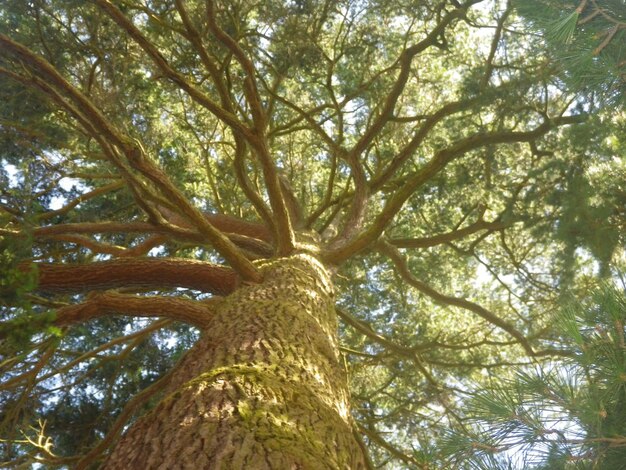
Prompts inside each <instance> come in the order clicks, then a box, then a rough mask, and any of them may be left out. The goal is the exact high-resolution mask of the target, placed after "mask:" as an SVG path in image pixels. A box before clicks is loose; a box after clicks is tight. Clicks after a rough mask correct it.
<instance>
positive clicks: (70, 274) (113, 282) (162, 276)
mask: <svg viewBox="0 0 626 470" xmlns="http://www.w3.org/2000/svg"><path fill="white" fill-rule="evenodd" d="M35 266H37V268H38V276H39V277H38V280H39V282H38V287H37V290H39V291H42V292H51V293H68V294H73V293H80V292H88V291H90V290H106V289H117V288H122V287H131V288H136V289H154V290H155V289H175V288H177V287H184V288H188V289H195V290H200V291H203V292H211V293H214V294H221V295H225V294H229V293H231V292H233V291H234V290H235V289H236V288H237V286H238V285H239V282H240V280H239V276H237V274H236V273H235V271H233V270H232V269H230V268H228V267H225V266H220V265H216V264H211V263H206V262H203V261H194V260H182V259H170V258H129V259H116V260H113V261H103V262H97V263H91V264H85V265H68V264H49V263H35ZM24 269H30V265H28V266H25V267H24Z"/></svg>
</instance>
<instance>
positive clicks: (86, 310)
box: [55, 292, 218, 327]
mask: <svg viewBox="0 0 626 470" xmlns="http://www.w3.org/2000/svg"><path fill="white" fill-rule="evenodd" d="M215 302H218V300H215ZM212 313H213V305H211V302H201V301H194V300H189V299H181V298H177V297H163V296H150V297H139V296H135V295H126V294H119V293H117V292H102V293H93V294H90V295H89V296H88V298H87V300H86V301H85V302H83V303H80V304H76V305H68V306H67V307H62V308H60V309H58V310H57V311H56V315H57V317H56V320H55V323H56V324H57V325H59V326H66V325H70V324H72V323H79V322H85V321H87V320H91V319H93V318H98V317H103V316H109V315H125V316H133V317H149V318H152V317H164V318H169V319H170V320H177V321H182V322H185V323H188V324H191V325H195V326H198V327H202V326H204V325H206V324H207V323H208V322H209V321H210V319H211V317H212Z"/></svg>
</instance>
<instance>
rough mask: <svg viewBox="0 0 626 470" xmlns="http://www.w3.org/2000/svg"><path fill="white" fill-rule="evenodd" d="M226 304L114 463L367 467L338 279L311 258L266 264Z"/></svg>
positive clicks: (108, 466)
mask: <svg viewBox="0 0 626 470" xmlns="http://www.w3.org/2000/svg"><path fill="white" fill-rule="evenodd" d="M260 266H261V270H262V273H263V275H264V279H265V281H264V282H263V283H262V284H255V285H245V286H243V287H241V288H240V289H239V290H237V291H236V292H234V293H233V294H231V295H230V296H228V297H227V298H225V299H224V300H223V301H222V302H221V303H220V304H219V305H218V307H217V312H216V315H215V317H214V319H213V320H212V321H211V323H210V324H209V326H208V327H207V328H206V329H205V330H204V331H203V335H202V338H201V339H200V341H199V342H198V344H197V345H196V346H195V347H194V349H192V350H191V351H190V353H189V354H188V355H187V356H186V357H185V358H184V359H183V360H182V361H181V363H180V364H179V366H178V368H177V370H176V372H175V375H174V377H173V379H172V382H171V384H170V385H169V389H168V392H167V393H166V394H165V396H164V398H163V399H162V400H161V402H160V403H159V404H158V405H157V406H156V408H155V409H154V410H152V411H151V412H150V413H148V414H147V415H146V416H144V417H142V418H141V419H139V420H138V421H137V422H136V423H135V424H134V425H133V426H132V427H131V428H130V429H129V430H128V432H127V433H126V434H125V435H124V436H123V437H122V439H121V440H120V442H119V443H118V444H117V446H116V448H115V449H114V451H113V452H112V454H111V456H110V457H109V458H108V460H107V461H106V463H105V465H104V468H105V469H112V470H119V469H129V468H131V469H135V468H136V469H164V470H165V469H167V470H171V469H176V468H182V469H187V468H188V469H203V468H204V469H281V470H282V469H296V468H297V469H316V470H317V469H359V468H365V466H366V464H365V456H364V454H363V449H362V448H361V446H360V445H359V442H358V441H357V439H356V437H355V433H354V429H353V424H352V420H351V417H350V413H349V402H348V400H349V397H348V388H347V381H346V374H345V370H344V369H343V366H342V365H341V362H340V357H339V351H338V339H337V319H336V315H335V311H334V298H333V291H332V285H331V282H330V279H329V277H328V274H327V273H326V271H325V269H324V267H323V266H322V265H321V264H320V263H319V262H318V261H317V260H316V259H314V258H313V257H311V256H309V255H297V256H294V257H292V258H285V259H279V260H273V261H270V262H264V263H262V264H260Z"/></svg>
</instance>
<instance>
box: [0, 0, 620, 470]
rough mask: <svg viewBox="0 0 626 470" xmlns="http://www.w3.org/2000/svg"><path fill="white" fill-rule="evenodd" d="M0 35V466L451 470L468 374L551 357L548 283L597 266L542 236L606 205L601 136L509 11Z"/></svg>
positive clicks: (306, 14)
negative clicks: (447, 445)
mask: <svg viewBox="0 0 626 470" xmlns="http://www.w3.org/2000/svg"><path fill="white" fill-rule="evenodd" d="M0 25H1V26H0V28H1V34H0V77H1V80H2V87H1V88H0V89H1V90H2V91H1V93H2V99H3V102H4V103H5V106H3V107H2V110H1V111H0V126H1V128H2V136H3V137H2V141H1V142H2V143H1V149H2V153H1V158H2V169H1V172H2V175H1V177H2V179H3V183H4V185H3V187H4V188H5V189H4V190H3V193H2V196H1V204H2V205H1V208H2V213H1V217H2V221H3V224H4V228H3V229H2V232H1V234H2V246H1V247H0V248H1V249H2V260H3V263H4V265H3V278H2V284H1V287H2V299H3V302H4V304H3V310H2V315H3V323H2V327H1V330H0V331H1V333H2V338H3V350H2V355H3V356H2V362H1V367H2V372H3V382H2V384H1V386H0V388H1V395H0V400H1V403H2V410H3V411H2V426H1V428H0V437H1V438H2V439H3V442H4V447H3V449H2V459H3V461H4V464H5V465H11V466H17V465H28V464H30V463H31V462H34V461H41V462H44V463H45V465H46V466H48V467H54V466H64V465H65V466H71V467H73V468H88V467H90V466H93V467H98V466H100V465H104V466H105V467H108V468H120V465H121V464H120V462H123V463H124V465H126V466H128V465H138V466H140V467H141V468H157V467H158V466H159V465H165V466H169V467H171V468H174V466H175V465H180V466H183V467H185V466H186V467H189V468H198V467H199V466H200V467H202V466H204V467H207V468H219V467H220V465H221V466H222V467H223V468H251V465H254V466H256V467H258V468H290V467H291V466H296V467H297V466H299V467H303V468H366V467H368V466H369V467H376V466H385V465H387V466H390V467H394V466H395V467H399V468H406V467H415V468H429V467H433V466H434V468H441V467H442V466H443V467H445V466H449V465H452V464H453V463H452V461H450V460H447V459H448V457H447V456H446V455H445V454H443V453H440V452H439V450H438V449H439V448H440V444H441V437H442V434H443V431H444V430H446V429H448V428H449V427H450V426H451V425H452V424H455V425H459V426H461V427H463V426H465V423H466V422H467V420H468V418H467V417H466V416H465V415H464V413H463V412H462V410H463V409H464V406H465V399H466V393H465V392H466V391H467V389H468V387H469V386H470V385H471V384H474V383H476V381H479V382H480V383H481V384H484V385H485V386H486V387H487V386H491V384H493V383H497V381H498V380H501V379H502V378H505V376H506V374H507V373H509V372H510V370H511V365H514V364H525V363H530V362H531V361H538V360H543V359H545V358H552V357H554V356H559V355H564V354H569V353H568V352H567V351H563V350H562V349H560V348H557V347H555V346H556V339H557V338H556V334H555V333H554V331H553V330H552V329H551V322H552V321H553V316H552V315H550V312H552V311H554V309H555V305H557V303H558V302H559V300H560V292H561V290H562V288H563V287H568V288H569V289H570V290H572V291H574V292H584V291H585V290H587V289H588V287H589V286H590V285H591V284H593V277H594V271H593V266H594V265H593V263H594V262H595V257H597V258H598V259H600V261H601V262H602V263H603V264H602V266H606V268H603V269H604V270H605V271H607V270H608V271H607V272H610V269H611V266H612V265H614V264H615V263H616V262H619V260H620V259H621V258H620V256H621V257H623V252H622V249H621V246H620V243H619V238H617V239H615V240H612V241H611V243H610V244H609V245H608V248H602V249H600V248H598V249H594V248H593V247H591V248H590V246H591V245H589V243H588V238H589V237H587V238H585V237H582V238H581V237H579V238H576V239H575V241H576V242H575V243H568V242H567V240H572V237H571V236H569V237H564V236H563V233H567V234H571V233H572V231H571V230H570V231H567V230H566V229H565V228H564V227H568V225H567V223H570V222H571V223H574V222H576V221H578V222H580V220H581V219H580V218H578V219H577V217H578V216H577V214H582V213H583V212H584V211H585V210H586V211H587V212H586V213H593V212H594V210H595V209H596V208H598V207H602V208H604V207H606V208H607V210H608V211H609V213H607V214H609V215H607V217H609V216H610V217H612V218H613V220H615V221H617V224H619V223H621V222H620V220H622V219H620V217H621V216H623V207H620V206H619V205H615V204H611V203H609V202H607V201H606V198H605V196H603V194H615V192H614V191H613V189H612V188H615V187H618V186H617V183H616V181H619V178H620V175H623V172H624V168H623V164H622V163H621V161H619V160H617V159H615V158H614V155H615V154H614V153H611V152H613V150H614V149H616V148H617V147H618V146H619V145H620V144H619V143H618V140H616V139H611V137H612V136H611V135H610V133H609V130H608V129H607V128H606V126H604V127H603V126H601V125H599V124H602V123H601V121H600V119H599V118H598V119H591V120H587V124H585V125H580V123H581V122H583V121H585V119H587V118H588V114H589V112H590V111H595V108H593V106H590V105H587V102H584V101H583V100H582V99H581V97H580V95H577V94H576V93H574V92H571V91H570V90H569V89H568V87H567V86H566V85H565V84H564V82H563V81H562V80H561V79H560V78H559V76H558V74H557V73H556V72H555V69H554V66H553V60H552V58H551V57H550V56H549V55H548V54H544V53H542V52H541V51H542V50H544V49H542V48H541V47H540V46H541V44H542V43H541V39H540V38H538V37H536V36H534V35H532V34H529V33H528V32H527V28H526V26H525V25H522V24H521V23H520V22H519V20H518V18H516V17H515V15H514V13H513V11H512V9H511V7H510V6H509V5H508V4H504V3H499V2H496V3H487V2H480V1H478V0H469V1H468V2H465V3H459V2H457V1H449V2H446V1H444V2H410V1H409V2H379V1H367V2H336V1H332V2H331V1H301V2H273V1H266V2H260V3H252V2H247V1H241V2H238V1H226V2H220V1H208V2H196V1H178V0H171V1H150V2H148V1H145V2H144V1H120V2H111V1H108V0H94V1H92V2H88V3H85V2H78V1H74V0H54V1H39V0H36V1H32V2H17V1H5V2H3V9H2V12H1V15H0ZM579 104H580V106H577V105H579ZM615 119H616V120H617V121H619V120H621V121H622V122H623V120H624V116H623V114H620V115H618V116H617V117H616V118H615ZM572 124H578V125H577V126H571V125H572ZM583 143H584V145H583ZM593 145H595V146H596V147H593ZM597 148H602V149H604V150H607V151H603V152H599V151H597V150H596V149H597ZM581 149H585V151H586V152H587V153H585V154H584V157H583V156H582V155H583V154H582V153H581ZM611 149H613V150H611ZM599 170H602V172H599ZM594 175H595V176H594ZM598 175H601V176H598ZM594 177H596V179H594ZM576 178H579V179H578V180H577V179H576ZM580 178H583V179H584V181H586V182H590V183H589V184H592V183H593V184H601V185H603V186H602V187H604V188H606V189H607V190H606V191H605V192H595V193H594V192H593V191H592V190H591V189H589V190H588V191H587V192H586V193H585V194H588V195H589V196H588V197H586V198H585V201H586V202H587V203H586V205H582V204H578V205H574V204H572V201H573V197H574V196H575V195H576V194H578V189H577V188H578V187H579V183H578V181H580ZM591 187H592V186H589V188H591ZM564 194H566V195H569V196H572V197H563V195H564ZM594 194H595V196H594ZM620 197H621V196H620ZM586 220H588V219H586ZM578 227H580V224H579V225H578ZM611 233H615V230H613V231H612V232H611ZM583 242H584V243H583ZM594 246H598V247H599V246H600V244H599V243H596V245H594ZM581 247H587V248H588V250H587V251H584V250H580V248H581ZM333 284H334V287H333ZM157 318H158V319H157ZM151 319H152V320H151ZM338 321H339V323H338ZM337 326H339V328H337ZM337 330H338V333H339V335H338V336H337ZM123 430H126V433H124V435H123V436H122V434H123V433H122V431H123Z"/></svg>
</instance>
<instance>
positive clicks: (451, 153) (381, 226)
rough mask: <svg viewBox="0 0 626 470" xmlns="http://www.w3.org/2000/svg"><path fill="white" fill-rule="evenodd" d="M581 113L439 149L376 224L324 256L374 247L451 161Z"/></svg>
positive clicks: (531, 136)
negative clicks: (525, 128) (528, 129)
mask: <svg viewBox="0 0 626 470" xmlns="http://www.w3.org/2000/svg"><path fill="white" fill-rule="evenodd" d="M580 120H581V118H580V116H566V117H561V118H555V119H551V120H549V119H546V120H545V121H544V122H543V123H542V124H540V125H539V126H537V127H536V128H535V129H533V130H531V131H525V132H514V131H502V132H489V133H482V134H474V135H471V136H469V137H466V138H464V139H461V140H459V141H457V142H456V143H455V144H453V145H451V146H449V147H447V148H445V149H442V150H439V151H438V152H437V153H436V154H435V155H434V156H433V158H431V159H430V161H429V162H428V163H426V164H425V165H424V166H422V168H421V169H419V170H418V171H416V172H414V173H413V174H412V175H411V176H410V177H409V178H408V179H407V180H406V182H405V183H404V184H403V185H402V186H401V187H400V188H399V189H398V190H397V191H396V192H395V193H394V194H393V196H391V197H390V198H389V199H388V200H387V202H386V203H385V206H384V208H383V210H382V211H381V212H380V213H379V214H378V216H377V217H376V218H375V219H374V221H373V223H372V224H371V225H370V226H369V227H368V228H367V229H366V230H364V231H363V232H361V234H360V235H359V236H358V237H356V238H355V239H353V240H352V241H351V242H349V243H348V244H346V245H344V246H342V247H339V248H336V249H332V250H327V251H326V253H324V259H325V260H326V261H327V262H329V263H336V264H338V263H341V262H343V261H344V260H346V259H348V258H349V257H351V256H352V255H354V254H356V253H358V252H360V251H362V250H364V249H365V248H367V247H369V246H371V245H372V244H373V243H375V242H376V240H378V238H379V237H380V235H381V234H382V233H383V231H384V230H385V229H386V228H387V227H388V226H389V223H390V222H391V220H392V219H393V218H394V217H395V215H396V214H397V213H398V212H399V211H400V209H402V206H403V205H404V203H405V202H406V201H407V200H408V199H409V198H410V197H411V196H412V195H413V194H414V193H415V192H416V191H417V190H418V189H419V188H420V187H421V186H422V185H424V184H425V183H426V182H427V181H429V180H430V179H431V178H433V177H434V176H435V175H436V174H438V173H439V172H440V171H442V170H443V169H444V168H445V167H446V166H447V165H448V163H450V162H451V161H453V160H455V159H456V158H458V157H460V156H462V155H464V154H466V153H467V152H469V151H471V150H475V149H477V148H481V147H484V146H487V145H493V144H504V143H514V142H529V141H532V140H536V139H538V138H539V137H541V136H542V135H544V134H546V133H547V132H548V131H549V130H550V129H552V128H553V127H554V126H558V125H564V124H572V123H575V122H580Z"/></svg>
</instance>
